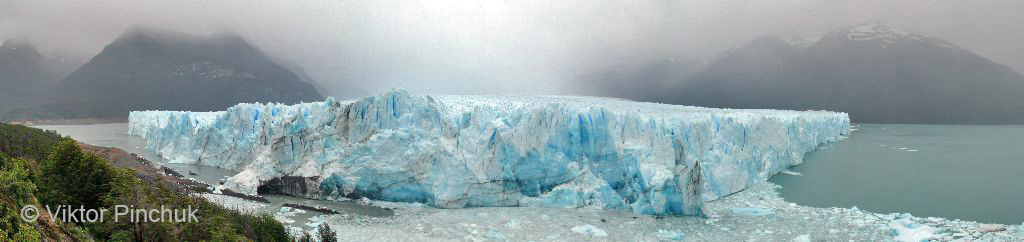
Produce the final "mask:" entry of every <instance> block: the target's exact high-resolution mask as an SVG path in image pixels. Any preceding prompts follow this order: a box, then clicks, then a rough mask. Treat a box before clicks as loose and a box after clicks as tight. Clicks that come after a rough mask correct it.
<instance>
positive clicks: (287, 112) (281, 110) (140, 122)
mask: <svg viewBox="0 0 1024 242" xmlns="http://www.w3.org/2000/svg"><path fill="white" fill-rule="evenodd" d="M849 122H850V121H849V117H848V116H847V114H845V113H837V112H827V111H803V112H797V111H777V110H730V109H712V108H700V107H687V106H676V105H665V104H653V103H640V102H632V101H627V100H618V99H609V98H592V97H559V96H501V97H498V96H417V95H412V94H410V93H408V92H406V91H402V90H392V91H389V92H387V93H383V94H379V95H374V96H368V97H365V98H362V99H358V100H352V101H336V100H335V99H333V98H328V99H327V100H326V101H324V102H315V103H303V104H297V105H291V106H289V105H281V104H239V105H237V106H234V107H231V108H229V109H228V110H226V111H220V112H175V111H142V112H132V113H131V114H130V116H129V134H132V135H138V136H142V137H144V138H145V139H146V140H147V148H148V149H151V150H154V151H156V152H157V153H158V154H160V155H162V156H163V157H164V158H167V159H169V160H171V162H178V163H194V164H201V165H209V166H217V167H222V168H227V169H232V170H235V171H239V174H238V175H235V176H233V177H231V178H229V179H228V181H227V182H226V183H225V184H224V186H225V187H226V188H229V189H232V190H234V191H237V192H241V193H246V194H255V193H256V192H257V189H258V188H259V187H260V186H261V185H264V184H267V183H268V182H270V181H272V180H275V179H280V178H283V177H305V178H310V179H302V180H310V181H315V183H314V184H312V185H310V187H311V188H310V189H303V190H302V191H301V192H297V193H300V194H294V195H299V196H306V197H310V198H338V197H349V198H361V197H367V198H370V199H376V200H386V201H400V202H419V203H424V204H428V205H431V206H435V207H441V208H462V207H475V206H546V207H597V208H604V209H617V210H628V211H632V212H636V213H643V214H684V215H701V214H702V210H701V207H702V204H703V203H704V202H705V201H710V200H714V199H717V198H720V197H722V196H725V195H728V194H731V193H734V192H737V191H740V190H742V189H743V188H745V187H747V186H749V185H751V184H753V183H756V182H761V181H764V180H766V179H767V178H769V177H770V176H772V175H774V174H776V173H778V172H780V171H782V170H785V169H787V168H788V167H790V166H794V165H797V164H800V163H801V162H802V160H803V155H804V153H806V152H809V151H811V150H813V149H815V148H816V147H817V146H818V145H820V144H823V143H827V142H833V141H836V140H837V139H840V138H841V137H843V136H845V135H846V134H848V132H849Z"/></svg>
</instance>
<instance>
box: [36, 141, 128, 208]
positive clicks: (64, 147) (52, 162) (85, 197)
mask: <svg viewBox="0 0 1024 242" xmlns="http://www.w3.org/2000/svg"><path fill="white" fill-rule="evenodd" d="M117 175H118V173H117V172H116V170H115V169H114V168H113V167H111V166H110V164H108V163H107V162H105V161H104V160H101V159H100V158H98V157H96V156H95V155H92V154H86V153H84V152H82V149H81V148H79V147H78V144H76V143H75V141H74V140H72V139H62V140H61V141H60V143H58V144H57V146H56V147H55V148H54V150H53V153H51V154H50V156H49V157H48V158H47V160H46V161H44V162H43V164H42V167H41V169H40V174H39V180H40V184H39V185H40V187H41V188H42V189H41V190H42V191H43V192H42V196H41V197H42V198H43V201H44V202H45V203H46V204H49V205H72V206H77V205H84V206H85V207H86V208H98V207H101V206H103V201H104V198H106V197H108V196H109V195H110V191H111V182H112V181H113V180H114V179H115V177H117Z"/></svg>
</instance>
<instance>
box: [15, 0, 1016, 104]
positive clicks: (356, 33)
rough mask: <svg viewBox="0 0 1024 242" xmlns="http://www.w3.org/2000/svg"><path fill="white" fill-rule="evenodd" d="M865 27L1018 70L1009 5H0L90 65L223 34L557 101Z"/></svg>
mask: <svg viewBox="0 0 1024 242" xmlns="http://www.w3.org/2000/svg"><path fill="white" fill-rule="evenodd" d="M865 20H886V21H891V22H895V23H900V24H902V25H904V26H907V27H908V28H910V29H911V30H914V31H918V32H923V33H927V34H931V35H934V36H938V37H941V38H944V39H946V40H949V41H951V42H953V43H956V44H959V45H961V46H964V47H966V48H968V49H971V50H973V51H975V52H976V53H979V54H981V55H982V56H985V57H989V58H991V59H993V60H995V61H997V62H1001V63H1004V64H1007V65H1010V66H1012V67H1014V68H1016V69H1017V70H1024V48H1022V45H1021V44H1020V43H1024V28H1022V27H1021V24H1024V1H1019V0H1005V1H951V0H930V1H929V0H908V1H891V0H821V1H811V0H777V1H763V0H700V1H696V0H694V1H667V0H653V1H637V0H621V1H617V0H612V1H603V0H598V1H595V0H563V1H542V0H537V1H468V0H467V1H453V0H433V1H387V0H384V1H334V0H331V1H319V0H317V1H243V0H237V1H235V0H233V1H206V0H154V1H135V0H96V1H75V0H72V1H50V0H43V1H19V0H0V38H9V37H22V38H27V39H29V40H30V41H32V42H34V43H37V45H39V46H40V47H42V48H44V49H73V50H77V51H79V52H81V53H83V55H91V54H95V53H97V52H98V51H99V50H100V49H101V48H102V47H103V46H104V45H105V44H106V43H108V42H109V41H111V40H113V39H114V38H115V37H116V36H117V35H118V34H120V33H121V32H122V31H123V30H124V29H125V28H126V27H127V26H129V25H132V24H144V25H151V26H158V27H166V28H170V29H174V30H179V31H184V32H191V33H209V32H212V31H215V30H217V29H230V30H233V31H235V32H238V33H241V34H243V35H245V36H246V37H247V38H248V39H249V40H250V41H252V42H253V43H255V44H256V45H258V46H260V47H261V48H263V49H264V50H266V51H267V52H268V53H271V54H272V55H275V56H279V57H281V58H285V59H288V60H291V61H293V62H295V63H297V64H299V65H300V66H303V67H304V68H305V69H306V70H307V71H308V72H309V73H310V74H311V75H312V76H313V77H315V78H316V79H318V80H319V81H320V82H322V83H324V84H325V85H326V86H328V87H334V86H337V85H335V84H336V83H340V82H346V83H349V84H351V85H355V86H358V87H359V88H362V89H365V90H368V91H380V90H383V89H386V88H391V87H403V88H407V89H410V90H413V91H420V92H431V93H558V92H559V89H562V88H572V86H571V85H569V84H567V83H566V81H565V80H569V79H572V78H574V77H576V76H578V75H580V74H583V73H587V72H591V71H595V70H599V69H603V68H608V67H612V66H626V67H629V66H636V65H642V64H645V63H647V62H650V61H653V60H656V59H662V58H669V57H683V58H708V57H711V56H714V55H716V54H718V53H719V52H721V51H724V50H726V49H728V48H729V47H731V46H734V45H737V44H741V43H743V42H745V41H747V40H749V39H751V38H754V37H757V36H760V35H764V34H770V33H782V34H787V33H801V32H809V31H825V30H830V29H833V28H836V27H839V26H843V25H850V24H855V23H858V22H862V21H865ZM567 85H568V86H567Z"/></svg>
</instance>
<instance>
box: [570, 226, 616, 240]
mask: <svg viewBox="0 0 1024 242" xmlns="http://www.w3.org/2000/svg"><path fill="white" fill-rule="evenodd" d="M572 232H573V233H577V234H582V235H589V236H591V237H605V236H608V233H606V232H604V230H601V229H600V228H598V227H597V226H594V225H590V224H584V225H580V226H576V227H572Z"/></svg>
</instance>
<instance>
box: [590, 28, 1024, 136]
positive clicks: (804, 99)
mask: <svg viewBox="0 0 1024 242" xmlns="http://www.w3.org/2000/svg"><path fill="white" fill-rule="evenodd" d="M677 68H679V69H677V70H686V69H688V68H687V67H677ZM661 73H665V71H664V70H660V71H659V70H655V71H645V69H642V68H641V69H640V70H638V72H634V73H632V74H630V75H629V76H625V77H623V76H619V77H614V78H612V79H617V80H623V82H620V83H619V84H618V85H624V84H627V83H649V82H661V83H664V82H671V83H673V84H672V86H673V87H672V88H669V89H662V90H661V91H660V92H658V93H659V94H657V96H658V97H656V98H651V97H649V96H645V95H640V96H638V95H635V94H634V93H633V92H631V91H629V90H628V89H618V88H609V89H605V90H603V91H604V92H605V94H611V95H610V96H616V97H623V98H631V99H636V100H643V101H656V102H665V103H673V104H685V105H696V106H709V107H724V108H772V109H795V110H808V109H814V110H834V111H843V112H849V113H850V117H851V119H853V121H854V122H877V123H978V124H1005V123H1024V96H1022V95H1020V93H1024V76H1022V75H1021V74H1020V73H1017V72H1016V71H1014V70H1013V69H1011V68H1010V67H1007V66H1005V65H1002V64H999V63H995V62H993V61H991V60H989V59H986V58H985V57H982V56H979V55H977V54H975V53H974V52H971V51H970V50H967V49H964V48H962V47H959V46H957V45H956V44H953V43H950V42H947V41H945V40H942V39H940V38H938V37H934V36H929V35H926V34H920V33H915V32H911V31H909V30H907V29H906V28H904V27H901V26H898V25H896V24H891V23H885V22H878V21H872V22H865V23H863V24H859V25H855V26H849V27H844V28H839V29H835V30H832V31H829V32H824V33H810V34H801V35H792V36H777V35H768V36H763V37H760V38H757V39H754V40H752V41H750V42H748V43H746V44H743V45H741V46H738V47H736V48H733V49H731V50H728V51H725V52H724V53H723V54H721V55H720V56H718V57H716V58H714V59H712V60H710V61H708V63H707V64H706V65H704V66H702V67H700V68H697V70H696V71H692V72H688V71H677V72H675V73H674V74H673V75H672V76H667V77H666V76H664V75H661ZM651 76H654V78H651ZM609 78H610V77H605V78H604V79H609ZM597 80H602V79H597ZM598 82H600V81H598ZM608 86H614V85H608Z"/></svg>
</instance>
